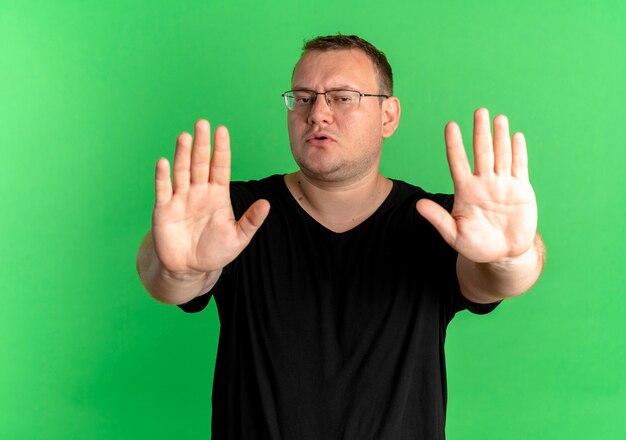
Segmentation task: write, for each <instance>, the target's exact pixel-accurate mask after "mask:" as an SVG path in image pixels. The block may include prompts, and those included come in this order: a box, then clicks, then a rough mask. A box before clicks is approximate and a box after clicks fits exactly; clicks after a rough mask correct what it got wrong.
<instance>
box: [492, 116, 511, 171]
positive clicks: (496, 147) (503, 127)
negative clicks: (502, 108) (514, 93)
mask: <svg viewBox="0 0 626 440" xmlns="http://www.w3.org/2000/svg"><path fill="white" fill-rule="evenodd" d="M493 138H494V140H493V152H494V156H495V165H494V169H495V171H496V174H503V175H504V174H510V173H511V138H510V137H509V120H508V118H507V117H506V116H504V115H498V116H496V117H495V119H494V120H493Z"/></svg>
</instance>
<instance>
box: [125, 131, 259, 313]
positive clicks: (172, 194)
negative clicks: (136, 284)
mask: <svg viewBox="0 0 626 440" xmlns="http://www.w3.org/2000/svg"><path fill="white" fill-rule="evenodd" d="M194 129H195V137H194V138H193V145H192V138H191V136H190V135H189V134H188V133H181V134H180V135H179V136H178V139H177V141H176V151H175V154H174V165H173V167H172V168H173V173H172V177H171V180H170V165H169V162H168V161H167V160H166V159H160V160H159V161H158V162H157V165H156V170H155V179H154V183H155V201H154V211H153V213H152V230H151V231H150V232H149V233H148V234H146V236H145V237H144V239H143V241H142V243H141V245H140V246H139V251H138V253H137V272H138V273H139V277H140V278H141V282H142V283H143V285H144V287H145V289H146V290H147V291H148V292H149V293H150V295H151V296H152V297H154V298H155V299H156V300H158V301H160V302H163V303H167V304H184V303H186V302H188V301H190V300H192V299H193V298H195V297H197V296H199V295H202V294H205V293H206V292H208V291H209V290H210V289H211V288H212V287H213V286H214V285H215V283H216V282H217V280H218V278H219V277H220V275H221V273H222V269H223V268H224V267H226V265H227V264H228V263H230V262H231V261H233V260H234V259H235V258H236V257H237V255H239V254H240V253H241V251H242V250H243V249H244V248H245V247H246V246H247V245H248V244H249V243H250V240H251V239H252V237H253V236H254V234H255V233H256V231H257V230H258V229H259V228H260V227H261V224H262V223H263V221H264V220H265V218H266V217H267V215H268V213H269V210H270V206H269V203H268V202H267V200H257V201H256V202H254V203H253V204H252V205H250V206H249V207H248V209H247V210H246V211H245V212H244V213H243V215H242V216H241V217H240V218H239V219H236V218H235V215H234V212H233V208H232V204H231V201H230V138H229V136H228V131H227V130H226V127H218V128H217V129H216V130H215V145H214V148H213V151H212V152H211V142H210V135H211V133H210V126H209V123H208V121H206V120H203V119H201V120H198V121H197V122H196V124H195V127H194Z"/></svg>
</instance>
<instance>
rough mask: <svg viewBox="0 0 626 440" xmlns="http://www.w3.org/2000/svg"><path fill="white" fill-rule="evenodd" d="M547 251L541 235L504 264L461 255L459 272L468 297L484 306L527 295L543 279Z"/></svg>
mask: <svg viewBox="0 0 626 440" xmlns="http://www.w3.org/2000/svg"><path fill="white" fill-rule="evenodd" d="M545 258H546V251H545V247H544V244H543V240H542V239H541V236H540V235H539V233H537V234H536V235H535V240H534V241H533V244H532V246H531V247H530V249H528V251H526V252H525V253H523V254H522V255H520V256H519V257H515V258H509V259H506V260H504V261H500V262H493V263H476V262H474V261H471V260H469V259H467V258H465V257H464V256H463V255H460V254H459V256H458V258H457V262H456V273H457V277H458V279H459V287H460V288H461V293H462V294H463V296H464V297H465V298H467V299H468V300H470V301H471V302H474V303H478V304H484V303H493V302H497V301H500V300H502V299H506V298H511V297H513V296H517V295H521V294H522V293H525V292H527V291H528V290H530V288H531V287H532V286H533V285H534V284H535V282H536V281H537V280H538V279H539V276H540V275H541V272H542V270H543V266H544V263H545Z"/></svg>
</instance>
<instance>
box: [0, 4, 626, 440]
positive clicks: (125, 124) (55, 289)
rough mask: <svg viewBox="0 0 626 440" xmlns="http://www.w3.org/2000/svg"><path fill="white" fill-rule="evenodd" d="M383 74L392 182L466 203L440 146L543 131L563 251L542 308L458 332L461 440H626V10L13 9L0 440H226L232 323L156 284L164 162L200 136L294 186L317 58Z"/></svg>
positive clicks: (4, 137) (4, 78)
mask: <svg viewBox="0 0 626 440" xmlns="http://www.w3.org/2000/svg"><path fill="white" fill-rule="evenodd" d="M335 32H342V33H357V34H360V35H361V36H363V37H364V38H366V39H368V40H370V41H371V42H372V43H374V44H375V45H377V46H378V47H379V48H381V49H382V50H383V51H385V52H386V54H387V56H388V57H389V59H390V62H391V64H392V66H393V67H394V73H395V77H396V88H395V92H396V95H397V96H398V97H399V98H400V100H401V102H402V104H403V114H402V120H401V124H400V128H399V130H398V131H397V132H396V134H395V135H394V136H393V137H392V138H391V139H389V140H388V141H387V142H386V143H385V146H384V158H383V165H382V167H383V171H384V173H385V174H387V175H389V176H392V177H397V178H402V179H406V180H408V181H410V182H412V183H415V184H418V185H420V186H422V187H424V188H425V189H428V190H430V191H434V192H440V191H441V192H444V191H451V189H452V185H451V180H450V177H449V174H448V169H447V163H446V160H445V152H444V143H443V127H444V124H445V123H446V122H447V121H449V120H456V121H457V122H459V124H460V125H461V129H462V130H463V133H464V137H465V138H466V140H467V141H468V142H466V144H467V145H470V144H469V140H470V139H471V136H470V135H471V122H472V112H473V111H474V109H476V108H477V107H481V106H485V107H487V108H488V109H489V110H490V111H491V114H492V116H494V115H495V114H497V113H505V114H507V115H508V116H509V118H510V121H511V127H512V129H513V130H515V131H517V130H519V131H523V132H524V133H525V135H526V137H527V141H528V145H529V147H528V148H529V154H530V172H531V181H532V183H533V186H534V188H535V191H536V194H537V198H538V203H539V226H540V231H541V232H542V234H543V236H544V239H545V242H546V245H547V249H548V262H547V266H546V268H545V272H544V275H543V277H542V278H541V279H540V281H539V282H538V284H537V285H536V286H535V287H534V288H533V289H532V291H531V292H530V293H528V294H527V295H525V296H522V297H519V298H516V299H513V300H510V301H507V302H505V303H504V304H502V305H501V307H499V308H498V309H497V311H495V312H494V313H492V314H490V315H488V316H484V317H478V316H473V315H471V314H469V313H468V312H463V313H461V314H459V315H458V316H457V318H455V320H454V321H453V322H452V323H451V325H450V327H449V333H448V340H447V343H446V349H447V356H448V372H449V407H448V423H447V433H448V437H449V439H451V440H455V439H457V440H458V439H464V440H465V439H591V438H593V439H621V438H626V419H625V418H624V414H626V380H625V379H626V373H625V372H626V368H625V363H626V343H625V339H624V335H625V330H626V325H625V324H624V309H625V306H626V300H625V299H624V295H623V291H624V285H625V282H626V279H625V277H624V269H625V265H624V248H625V244H626V243H625V228H624V226H625V218H626V211H625V207H626V203H625V202H626V200H625V198H626V197H625V192H624V188H625V186H626V185H625V179H624V161H625V159H626V154H625V149H626V145H625V142H624V127H625V117H626V112H625V111H624V105H625V102H626V60H625V58H626V56H625V53H626V2H623V1H621V0H615V1H607V0H605V1H602V0H600V1H594V2H590V1H584V2H583V1H549V0H543V1H537V0H523V1H518V0H514V1H506V2H504V1H491V0H482V1H475V2H471V1H405V2H402V1H386V2H382V1H373V0H359V1H343V2H335V1H326V0H322V1H317V2H313V3H311V2H296V1H274V2H271V3H270V2H268V3H263V2H242V1H230V2H226V1H221V2H219V1H207V0H204V1H200V0H196V1H178V2H176V1H162V0H160V1H154V0H151V1H147V0H146V1H107V2H91V1H70V0H63V1H54V2H53V1H17V0H14V1H11V0H0V55H1V56H0V104H1V105H0V142H1V145H2V155H1V156H0V157H1V160H2V162H1V170H0V179H1V180H0V200H1V202H2V203H1V206H2V212H1V214H0V240H1V241H0V268H1V270H2V274H1V276H0V294H1V295H2V296H1V304H2V305H1V307H0V323H1V324H0V325H1V327H0V355H1V362H0V438H2V439H68V438H81V439H83V438H84V439H122V438H124V439H143V438H146V439H147V438H150V439H155V438H159V439H161V438H163V439H169V438H181V439H200V438H208V437H209V434H208V433H209V431H210V409H211V407H210V394H211V383H212V373H213V362H214V358H215V350H216V342H217V334H218V331H219V322H218V319H217V315H216V311H215V306H214V303H213V302H211V305H210V307H209V308H208V309H207V310H205V311H204V312H203V313H200V314H196V315H187V314H184V313H182V312H181V311H179V310H177V309H176V308H175V307H170V306H165V305H162V304H160V303H157V302H155V301H154V300H152V299H151V298H150V297H149V296H148V295H147V294H146V293H145V292H144V291H143V289H142V287H141V285H140V283H139V280H138V277H137V275H136V272H135V254H136V249H137V246H138V245H139V242H140V240H141V238H142V236H143V234H144V233H145V232H146V230H147V229H148V228H149V227H150V215H151V205H152V199H153V190H152V178H153V169H154V164H155V162H156V160H157V159H158V158H159V157H161V156H165V157H168V158H171V156H172V154H173V147H174V142H175V138H176V136H177V135H178V133H180V132H182V131H191V130H192V129H193V123H194V121H195V120H196V119H198V118H207V119H209V120H210V121H211V122H212V123H214V124H225V125H227V126H228V127H229V128H230V131H231V135H232V148H233V178H234V179H251V178H258V177H262V176H265V175H268V174H272V173H283V172H289V171H292V170H294V168H295V165H294V163H293V161H292V159H291V155H290V152H289V146H288V139H287V134H286V128H285V125H286V124H285V122H286V116H285V112H286V110H285V109H284V106H283V104H282V102H281V98H280V93H282V92H283V91H284V90H286V89H288V88H289V85H290V74H291V69H292V67H293V65H294V63H295V61H296V60H297V58H298V55H299V51H300V47H301V45H302V42H303V40H304V39H308V38H311V37H314V36H317V35H323V34H331V33H335Z"/></svg>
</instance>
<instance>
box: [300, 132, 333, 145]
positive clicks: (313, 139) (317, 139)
mask: <svg viewBox="0 0 626 440" xmlns="http://www.w3.org/2000/svg"><path fill="white" fill-rule="evenodd" d="M334 141H335V139H334V138H333V137H332V136H329V135H328V134H326V133H315V134H312V135H310V136H307V138H306V142H308V143H312V144H324V143H328V142H334Z"/></svg>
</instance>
